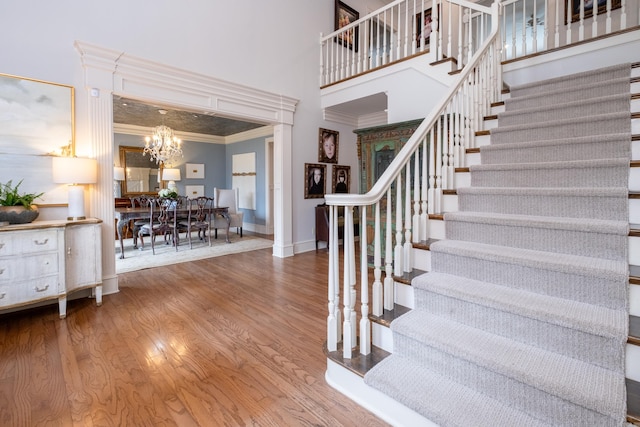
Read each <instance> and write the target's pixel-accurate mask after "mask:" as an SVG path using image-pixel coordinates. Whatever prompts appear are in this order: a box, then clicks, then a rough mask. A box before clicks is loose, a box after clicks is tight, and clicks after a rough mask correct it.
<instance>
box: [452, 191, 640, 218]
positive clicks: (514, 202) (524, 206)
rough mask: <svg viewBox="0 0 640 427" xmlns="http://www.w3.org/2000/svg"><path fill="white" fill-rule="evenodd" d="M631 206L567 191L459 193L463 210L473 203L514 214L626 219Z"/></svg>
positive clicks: (480, 209) (481, 208)
mask: <svg viewBox="0 0 640 427" xmlns="http://www.w3.org/2000/svg"><path fill="white" fill-rule="evenodd" d="M560 201H565V202H567V203H565V206H563V207H560V206H562V204H561V203H559V202H560ZM631 202H633V201H631ZM639 202H640V201H639ZM630 206H631V203H630V201H629V200H628V199H627V198H622V197H606V196H604V197H587V196H573V197H571V200H570V201H569V196H565V195H531V194H518V193H512V194H459V195H458V208H459V210H461V211H470V210H471V208H472V207H473V210H474V211H477V212H493V213H505V214H514V215H537V216H560V215H561V214H564V215H565V216H567V217H571V218H593V219H613V220H617V221H625V220H627V219H628V216H629V215H628V214H627V210H628V209H629V207H630ZM612 216H613V217H612ZM638 217H639V219H640V203H638ZM639 223H640V222H639Z"/></svg>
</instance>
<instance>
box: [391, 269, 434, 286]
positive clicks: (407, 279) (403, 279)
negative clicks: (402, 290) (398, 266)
mask: <svg viewBox="0 0 640 427" xmlns="http://www.w3.org/2000/svg"><path fill="white" fill-rule="evenodd" d="M424 273H426V271H424V270H420V269H417V268H414V269H413V270H412V271H410V272H404V273H403V274H402V276H396V275H394V276H393V280H394V281H396V282H400V283H404V284H406V285H411V281H412V280H413V279H414V278H416V277H418V276H420V275H422V274H424Z"/></svg>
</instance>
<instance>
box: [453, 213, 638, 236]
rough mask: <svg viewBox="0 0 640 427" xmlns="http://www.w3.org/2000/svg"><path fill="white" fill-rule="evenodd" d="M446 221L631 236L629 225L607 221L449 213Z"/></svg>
mask: <svg viewBox="0 0 640 427" xmlns="http://www.w3.org/2000/svg"><path fill="white" fill-rule="evenodd" d="M444 219H445V221H447V220H449V221H451V220H456V221H465V222H474V223H477V222H480V223H484V224H499V225H507V226H508V225H511V226H524V225H527V226H529V227H535V228H551V229H565V230H576V231H583V232H586V231H591V232H596V233H607V234H617V235H622V236H626V235H628V234H629V223H628V222H625V221H614V220H605V219H589V218H560V217H550V216H538V215H522V214H503V213H492V212H448V213H446V214H445V215H444Z"/></svg>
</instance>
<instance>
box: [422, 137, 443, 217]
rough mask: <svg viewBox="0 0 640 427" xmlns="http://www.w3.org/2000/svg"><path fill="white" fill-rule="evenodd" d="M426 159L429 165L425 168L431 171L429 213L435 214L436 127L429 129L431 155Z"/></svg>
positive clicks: (428, 191) (428, 195)
mask: <svg viewBox="0 0 640 427" xmlns="http://www.w3.org/2000/svg"><path fill="white" fill-rule="evenodd" d="M426 161H427V167H425V169H424V170H425V171H428V172H429V189H428V190H427V214H434V213H436V211H435V205H436V169H437V164H438V158H437V157H436V134H435V130H434V129H431V130H430V131H429V156H428V158H427V159H426ZM438 185H440V184H438Z"/></svg>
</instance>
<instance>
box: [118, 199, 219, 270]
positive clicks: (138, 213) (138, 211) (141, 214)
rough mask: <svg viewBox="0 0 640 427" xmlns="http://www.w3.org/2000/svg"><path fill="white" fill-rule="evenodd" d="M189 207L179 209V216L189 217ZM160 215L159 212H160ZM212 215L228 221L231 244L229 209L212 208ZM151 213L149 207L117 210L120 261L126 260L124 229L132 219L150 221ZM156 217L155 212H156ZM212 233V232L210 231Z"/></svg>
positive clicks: (119, 208)
mask: <svg viewBox="0 0 640 427" xmlns="http://www.w3.org/2000/svg"><path fill="white" fill-rule="evenodd" d="M189 209H190V207H189V206H186V207H183V208H177V210H176V214H177V215H188V214H189ZM158 213H159V212H158ZM211 214H212V215H220V216H222V217H223V218H224V219H225V220H226V221H227V228H226V231H227V235H226V239H225V241H226V242H227V243H231V241H230V240H229V226H230V224H231V217H230V216H229V208H228V207H216V208H211ZM150 216H151V211H150V209H149V208H147V207H136V208H123V207H118V208H116V209H115V218H116V220H117V221H118V222H117V224H116V228H117V229H118V239H119V240H120V259H124V239H123V232H124V227H125V226H126V225H127V224H128V223H129V221H131V220H132V219H150ZM154 216H155V212H154ZM209 232H211V230H209Z"/></svg>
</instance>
